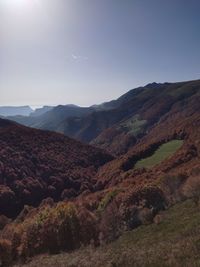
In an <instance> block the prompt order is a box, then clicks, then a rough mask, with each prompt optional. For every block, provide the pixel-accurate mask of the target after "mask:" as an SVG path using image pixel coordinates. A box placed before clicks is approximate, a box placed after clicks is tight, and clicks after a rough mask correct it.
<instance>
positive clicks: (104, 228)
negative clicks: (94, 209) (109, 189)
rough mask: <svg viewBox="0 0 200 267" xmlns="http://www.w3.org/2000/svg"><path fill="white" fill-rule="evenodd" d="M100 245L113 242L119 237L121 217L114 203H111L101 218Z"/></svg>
mask: <svg viewBox="0 0 200 267" xmlns="http://www.w3.org/2000/svg"><path fill="white" fill-rule="evenodd" d="M99 229H100V236H99V237H100V243H102V242H110V241H113V240H115V239H116V238H117V237H119V235H120V230H121V217H120V214H119V209H118V206H117V203H116V201H113V202H111V203H110V204H109V205H108V206H107V207H106V209H105V210H104V212H103V213H102V216H101V221H100V226H99Z"/></svg>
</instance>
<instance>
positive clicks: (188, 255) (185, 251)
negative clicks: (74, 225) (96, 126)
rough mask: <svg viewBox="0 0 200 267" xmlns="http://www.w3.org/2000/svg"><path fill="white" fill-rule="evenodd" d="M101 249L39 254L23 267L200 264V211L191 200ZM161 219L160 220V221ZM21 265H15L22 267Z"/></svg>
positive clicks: (191, 265)
mask: <svg viewBox="0 0 200 267" xmlns="http://www.w3.org/2000/svg"><path fill="white" fill-rule="evenodd" d="M160 217H161V218H162V220H161V222H160V223H159V224H158V223H157V224H156V223H154V224H151V225H143V226H141V227H139V228H137V229H135V230H133V231H131V232H127V233H125V234H124V235H123V236H121V237H120V238H119V239H118V240H117V241H115V242H113V243H111V244H109V245H103V246H102V247H100V248H97V249H95V248H92V247H87V248H83V249H80V250H77V251H76V252H73V253H63V254H59V255H55V256H44V255H43V256H40V257H36V258H35V259H34V260H33V261H32V262H30V263H28V264H25V265H23V266H24V267H36V266H46V267H53V266H59V267H75V266H76V267H78V266H79V267H93V266H95V267H114V266H115V267H136V266H137V267H139V266H142V267H171V266H173V267H179V266H180V267H183V266H185V267H186V266H188V267H189V266H190V267H194V266H200V255H199V251H200V236H199V232H200V226H199V221H200V212H199V208H198V207H197V206H195V205H194V203H193V202H192V201H190V200H187V201H185V202H183V203H180V204H177V205H175V206H174V207H172V208H171V209H169V210H168V211H166V212H165V213H163V214H162V216H161V215H160ZM157 221H159V220H157ZM19 266H22V265H16V266H15V267H19Z"/></svg>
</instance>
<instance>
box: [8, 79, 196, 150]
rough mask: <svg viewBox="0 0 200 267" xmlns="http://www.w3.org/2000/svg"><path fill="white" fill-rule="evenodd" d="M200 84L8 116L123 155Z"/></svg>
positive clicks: (138, 90) (175, 85)
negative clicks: (92, 103) (86, 105)
mask: <svg viewBox="0 0 200 267" xmlns="http://www.w3.org/2000/svg"><path fill="white" fill-rule="evenodd" d="M199 85H200V81H199V80H197V81H189V82H180V83H163V84H161V83H151V84H148V85H146V86H144V87H139V88H136V89H132V90H130V91H129V92H127V93H126V94H124V95H122V96H121V97H120V98H118V99H116V100H113V101H110V102H106V103H103V104H101V105H94V106H91V107H79V106H75V105H65V106H62V105H60V106H57V107H43V108H42V109H39V110H36V111H35V112H34V113H31V114H30V116H9V117H8V118H9V119H11V120H14V121H16V122H18V123H20V124H23V125H26V126H29V127H33V128H38V129H43V130H51V131H55V132H59V133H63V134H65V135H67V136H70V137H73V138H75V139H77V140H80V141H83V142H86V143H91V144H93V145H95V146H98V147H101V148H104V149H107V150H108V151H109V152H110V153H112V154H115V155H120V154H124V153H126V152H127V151H128V150H129V149H130V147H131V146H132V145H133V144H135V143H137V140H139V138H141V137H142V136H143V135H145V134H146V133H147V132H148V131H149V130H150V129H151V128H152V127H153V125H155V124H156V123H158V122H159V121H160V120H161V119H162V118H163V117H164V116H165V115H166V114H167V113H168V112H170V110H171V108H172V107H173V105H174V104H175V103H177V102H179V103H182V102H183V101H187V100H188V99H189V98H190V97H191V96H192V95H194V94H196V93H197V92H198V91H199Z"/></svg>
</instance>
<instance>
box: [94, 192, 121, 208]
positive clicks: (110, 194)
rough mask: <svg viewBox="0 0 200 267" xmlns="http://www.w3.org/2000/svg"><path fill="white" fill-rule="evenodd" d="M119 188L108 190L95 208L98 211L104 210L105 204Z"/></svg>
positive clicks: (113, 196)
mask: <svg viewBox="0 0 200 267" xmlns="http://www.w3.org/2000/svg"><path fill="white" fill-rule="evenodd" d="M118 193H119V189H116V190H113V191H110V192H108V193H107V194H106V195H105V197H104V198H103V199H102V200H101V201H100V203H99V206H98V208H97V210H98V211H104V210H105V208H106V207H107V205H108V204H109V203H110V202H111V201H112V200H113V199H114V198H115V197H116V196H117V194H118Z"/></svg>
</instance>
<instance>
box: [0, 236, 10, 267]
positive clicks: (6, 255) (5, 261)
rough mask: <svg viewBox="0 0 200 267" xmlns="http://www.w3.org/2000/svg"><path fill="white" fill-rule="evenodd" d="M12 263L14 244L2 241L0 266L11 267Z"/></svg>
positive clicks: (0, 245) (0, 241)
mask: <svg viewBox="0 0 200 267" xmlns="http://www.w3.org/2000/svg"><path fill="white" fill-rule="evenodd" d="M11 261H12V244H11V242H10V241H9V240H6V239H1V240H0V262H1V263H0V266H4V267H5V266H9V264H10V263H11Z"/></svg>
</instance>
